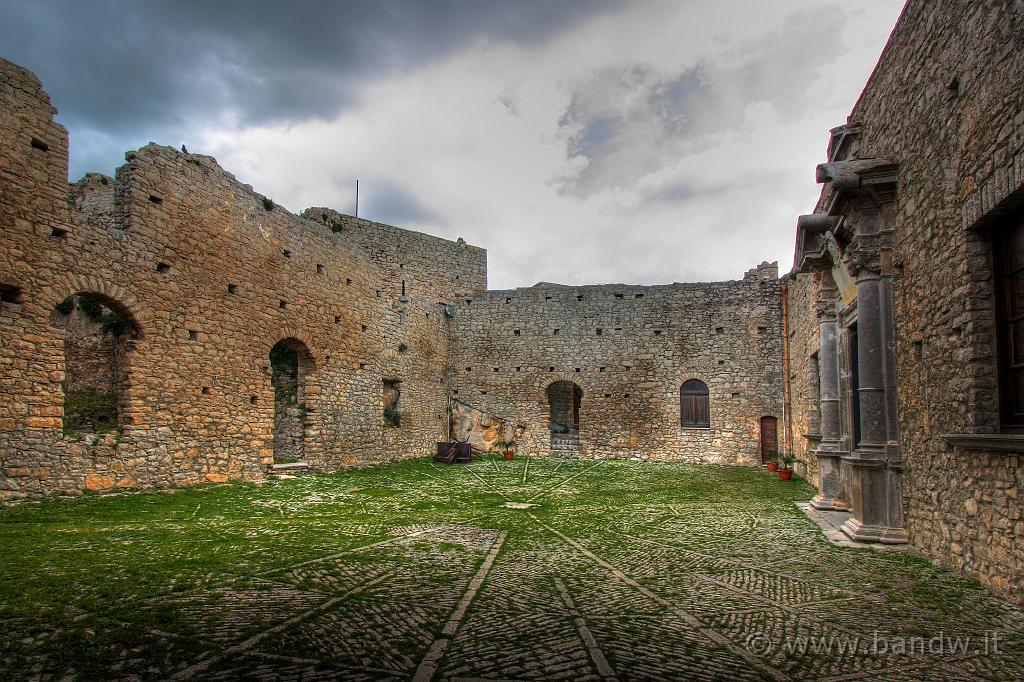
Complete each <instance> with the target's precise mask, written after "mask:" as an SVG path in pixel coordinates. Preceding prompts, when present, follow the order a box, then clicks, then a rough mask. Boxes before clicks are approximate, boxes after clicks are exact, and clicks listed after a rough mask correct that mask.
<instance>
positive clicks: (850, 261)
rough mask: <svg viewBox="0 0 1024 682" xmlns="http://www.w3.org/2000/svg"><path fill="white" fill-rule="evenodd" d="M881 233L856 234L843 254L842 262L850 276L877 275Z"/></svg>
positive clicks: (880, 269)
mask: <svg viewBox="0 0 1024 682" xmlns="http://www.w3.org/2000/svg"><path fill="white" fill-rule="evenodd" d="M883 241H886V240H883V239H882V235H881V234H878V233H875V234H858V235H857V236H856V237H855V238H854V240H853V242H852V243H851V244H850V246H849V248H847V249H846V252H845V253H844V254H843V264H844V265H845V266H846V271H847V272H848V273H850V276H851V277H857V276H858V275H861V274H864V273H869V274H873V275H877V274H879V273H881V271H882V248H884V244H883Z"/></svg>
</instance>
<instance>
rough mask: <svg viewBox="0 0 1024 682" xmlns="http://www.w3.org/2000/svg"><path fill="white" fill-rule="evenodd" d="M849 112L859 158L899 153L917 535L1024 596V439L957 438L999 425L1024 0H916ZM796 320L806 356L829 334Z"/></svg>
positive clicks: (1020, 121) (899, 355)
mask: <svg viewBox="0 0 1024 682" xmlns="http://www.w3.org/2000/svg"><path fill="white" fill-rule="evenodd" d="M849 121H850V122H851V123H859V124H860V125H861V134H860V136H859V139H857V140H856V141H855V143H854V146H853V147H852V148H851V150H850V154H851V155H853V156H855V157H858V158H880V159H885V160H888V161H891V162H894V163H896V164H898V166H899V170H898V178H899V179H898V183H899V184H898V196H897V201H896V204H895V206H896V208H895V215H894V216H893V220H894V224H895V229H894V233H893V249H892V263H890V264H887V265H888V266H890V267H891V269H892V271H893V272H895V273H897V274H898V276H897V277H896V279H895V280H894V283H893V316H894V318H895V322H896V331H897V338H896V343H895V348H894V349H893V352H894V354H895V359H896V372H897V379H898V408H899V420H898V421H899V433H900V438H899V444H900V446H901V449H902V454H903V458H904V459H905V463H906V470H905V473H904V474H903V476H902V491H903V511H904V513H905V515H906V526H907V530H908V531H909V534H910V540H911V542H912V543H913V544H914V545H916V546H917V547H918V548H919V549H920V550H921V551H922V552H924V553H925V554H927V555H928V556H930V557H932V558H934V559H936V560H938V561H940V562H942V563H945V564H950V565H952V566H954V567H956V568H958V569H961V570H962V571H964V572H965V573H967V574H968V575H970V576H974V577H976V578H978V579H980V580H981V582H982V583H983V584H985V585H987V586H989V587H991V588H992V589H993V590H994V591H995V592H997V593H998V594H1000V595H1002V596H1004V597H1007V598H1009V599H1011V600H1013V601H1015V602H1017V603H1024V588H1022V585H1024V519H1022V512H1021V507H1022V504H1021V499H1022V492H1021V491H1022V487H1024V472H1022V469H1021V466H1020V464H1021V455H1020V454H1019V453H1020V450H1021V449H1022V448H1021V447H1020V445H1019V444H1017V445H1014V444H1013V443H1012V442H1009V444H1008V445H1007V444H1005V443H1004V445H1005V446H1006V447H1008V448H1009V451H1007V450H996V449H994V447H989V446H985V445H983V444H978V442H979V441H980V439H976V441H975V444H973V445H968V444H964V445H962V446H954V445H953V444H952V442H954V441H953V440H951V439H947V438H944V437H943V436H944V435H946V434H956V433H960V434H992V433H995V432H996V431H997V430H998V411H997V393H996V379H997V376H996V373H997V369H996V362H995V337H994V329H993V328H994V321H993V320H994V317H993V296H992V280H991V277H992V275H991V265H990V263H991V254H990V251H991V249H990V246H989V232H990V230H992V229H998V227H997V220H998V217H999V216H1000V215H1005V214H1007V213H1010V212H1013V211H1020V210H1021V204H1022V200H1024V4H1022V3H1020V2H979V3H965V2H955V1H952V0H950V1H945V2H925V1H924V0H911V1H910V2H909V3H908V4H907V6H906V8H905V9H904V12H903V15H902V16H901V18H900V20H899V22H898V24H897V26H896V28H895V30H894V32H893V35H892V37H891V39H890V41H889V44H888V46H887V48H886V50H885V52H884V54H883V55H882V57H881V59H880V61H879V64H878V66H877V67H876V69H875V72H874V73H873V75H872V76H871V79H870V80H869V82H868V84H867V86H866V87H865V89H864V92H863V94H862V95H861V97H860V99H859V101H858V102H857V104H856V106H855V107H854V110H853V112H852V113H851V115H850V118H849ZM828 200H829V196H828V193H825V194H824V195H823V197H822V201H821V203H820V204H819V210H821V208H822V207H824V206H825V205H826V204H827V203H828ZM808 277H810V275H799V276H798V277H797V278H796V279H797V283H795V284H793V285H791V286H790V292H791V293H790V301H789V307H790V310H791V311H794V313H793V314H796V313H795V311H798V310H800V309H803V308H805V307H806V306H807V305H808V301H807V296H808V295H810V290H811V287H810V285H808V284H807V283H805V282H802V281H801V280H803V279H804V278H808ZM791 319H792V318H791ZM793 326H794V328H795V331H796V336H797V337H798V338H797V339H796V340H795V341H794V342H792V343H791V346H792V347H793V348H794V351H793V353H792V357H793V359H794V362H798V361H799V360H800V359H801V358H802V357H803V354H804V353H806V351H807V349H809V348H812V347H813V343H814V341H813V339H812V338H811V334H812V333H813V332H812V331H811V330H810V329H809V328H808V326H807V325H804V324H802V323H800V322H797V323H796V324H794V325H793ZM794 371H795V372H799V369H798V368H794ZM791 378H792V375H791ZM794 385H795V384H794ZM808 409H809V407H808V406H806V405H804V406H802V407H794V413H799V412H800V411H804V412H806V411H807V410H808ZM1007 440H1008V441H1010V440H1011V439H1007ZM958 442H961V443H967V441H964V440H960V441H958Z"/></svg>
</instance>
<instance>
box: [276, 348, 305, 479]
mask: <svg viewBox="0 0 1024 682" xmlns="http://www.w3.org/2000/svg"><path fill="white" fill-rule="evenodd" d="M312 370H313V356H312V355H311V354H310V352H309V349H308V348H307V347H306V344H304V343H302V342H301V341H299V340H298V339H294V338H288V339H283V340H281V341H278V342H277V343H275V344H274V347H273V348H271V349H270V372H271V379H270V382H271V384H272V385H273V387H274V463H275V464H288V463H293V462H302V461H304V459H305V455H306V448H305V434H306V416H307V414H308V412H309V405H308V404H307V397H308V396H307V394H308V385H307V384H308V380H309V374H310V373H311V372H312Z"/></svg>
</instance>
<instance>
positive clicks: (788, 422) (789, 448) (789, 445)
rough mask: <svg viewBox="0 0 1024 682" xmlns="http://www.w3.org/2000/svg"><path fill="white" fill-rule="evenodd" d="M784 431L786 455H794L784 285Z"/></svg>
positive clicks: (787, 312)
mask: <svg viewBox="0 0 1024 682" xmlns="http://www.w3.org/2000/svg"><path fill="white" fill-rule="evenodd" d="M781 291H782V373H783V377H782V387H783V388H782V429H783V436H782V440H783V447H784V448H785V449H786V454H789V455H792V454H793V418H792V413H791V410H790V386H789V301H788V295H787V294H788V292H789V286H788V285H786V284H783V285H782V290H781Z"/></svg>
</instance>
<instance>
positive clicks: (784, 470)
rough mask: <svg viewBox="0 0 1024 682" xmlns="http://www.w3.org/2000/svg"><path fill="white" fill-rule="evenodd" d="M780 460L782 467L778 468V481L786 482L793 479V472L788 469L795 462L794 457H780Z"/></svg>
mask: <svg viewBox="0 0 1024 682" xmlns="http://www.w3.org/2000/svg"><path fill="white" fill-rule="evenodd" d="M780 459H781V460H782V466H780V467H779V480H780V481H788V480H790V479H791V478H793V470H792V469H791V468H790V467H791V466H792V465H793V462H795V461H796V457H794V456H793V455H782V456H781V457H780Z"/></svg>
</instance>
